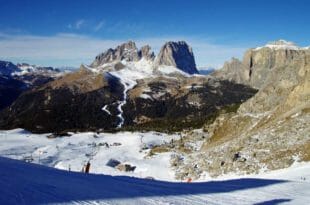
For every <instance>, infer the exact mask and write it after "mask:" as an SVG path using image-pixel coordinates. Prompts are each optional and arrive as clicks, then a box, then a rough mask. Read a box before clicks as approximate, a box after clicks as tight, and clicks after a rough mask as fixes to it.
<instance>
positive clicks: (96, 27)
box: [94, 20, 105, 31]
mask: <svg viewBox="0 0 310 205" xmlns="http://www.w3.org/2000/svg"><path fill="white" fill-rule="evenodd" d="M104 25H105V21H104V20H102V21H100V22H99V23H98V24H97V25H96V26H95V28H94V30H95V31H99V30H100V29H102V28H103V26H104Z"/></svg>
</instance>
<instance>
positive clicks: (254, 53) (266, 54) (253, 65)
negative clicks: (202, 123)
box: [213, 40, 309, 89]
mask: <svg viewBox="0 0 310 205" xmlns="http://www.w3.org/2000/svg"><path fill="white" fill-rule="evenodd" d="M307 52H309V49H306V48H301V47H298V46H296V45H295V44H293V43H291V42H287V41H284V40H279V41H275V42H271V43H268V44H267V45H265V46H263V47H258V48H254V49H249V50H248V51H246V53H245V54H244V57H243V60H242V62H240V61H239V60H237V59H233V60H232V61H230V62H226V63H225V65H224V67H223V68H222V69H220V70H218V71H217V72H215V73H214V74H213V75H214V76H216V77H218V78H221V79H228V80H231V81H234V82H237V83H242V84H246V85H250V86H252V87H254V88H257V89H260V88H263V86H264V85H265V84H266V81H267V80H268V79H269V76H270V74H271V73H273V72H274V69H275V68H278V67H287V66H289V65H290V64H291V63H292V62H294V61H295V60H298V59H300V58H304V56H305V53H307ZM279 71H280V72H281V70H279Z"/></svg>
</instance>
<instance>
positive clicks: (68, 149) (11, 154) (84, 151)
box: [0, 129, 179, 181]
mask: <svg viewBox="0 0 310 205" xmlns="http://www.w3.org/2000/svg"><path fill="white" fill-rule="evenodd" d="M47 136H49V134H33V133H30V132H27V131H26V130H23V129H14V130H7V131H0V156H3V157H8V158H12V159H18V160H23V161H25V160H27V161H29V160H30V161H32V162H33V163H37V164H41V165H45V166H49V167H54V168H58V169H64V170H69V168H70V169H71V171H76V172H80V171H81V170H82V167H83V165H85V164H86V163H87V162H88V161H89V162H90V163H91V167H90V172H91V173H96V174H109V175H127V176H135V177H142V178H145V177H153V178H155V179H160V180H169V181H174V180H175V179H174V171H173V170H172V169H171V168H170V162H169V160H170V155H171V154H173V153H171V152H165V153H158V154H156V155H153V156H148V154H149V151H150V149H151V148H152V147H153V146H156V145H161V144H164V143H169V142H170V140H172V139H178V138H179V135H176V134H174V135H167V134H163V133H158V132H145V133H142V132H118V133H100V134H97V133H94V132H83V133H72V136H71V137H58V138H50V139H49V138H47ZM110 159H114V160H118V161H119V162H121V163H122V164H130V165H132V166H136V169H135V170H134V171H132V172H124V171H120V170H118V169H116V168H113V167H110V166H108V165H107V163H108V161H109V160H110Z"/></svg>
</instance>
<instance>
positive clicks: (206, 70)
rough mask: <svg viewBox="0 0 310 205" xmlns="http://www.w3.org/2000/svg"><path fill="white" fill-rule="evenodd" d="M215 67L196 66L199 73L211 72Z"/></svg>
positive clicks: (208, 73) (207, 73)
mask: <svg viewBox="0 0 310 205" xmlns="http://www.w3.org/2000/svg"><path fill="white" fill-rule="evenodd" d="M215 70H216V69H215V68H212V67H200V68H198V72H199V74H200V75H210V74H211V73H213V72H214V71H215Z"/></svg>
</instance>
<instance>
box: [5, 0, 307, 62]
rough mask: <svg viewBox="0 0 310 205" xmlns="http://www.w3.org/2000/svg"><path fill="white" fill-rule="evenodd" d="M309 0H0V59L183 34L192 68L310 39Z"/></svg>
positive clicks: (68, 54) (60, 57)
mask: <svg viewBox="0 0 310 205" xmlns="http://www.w3.org/2000/svg"><path fill="white" fill-rule="evenodd" d="M309 10H310V1H308V0H281V1H280V0H233V1H232V0H127V1H126V0H118V1H114V0H92V1H90V0H53V1H50V0H0V60H10V61H13V62H14V63H17V62H27V63H30V64H37V65H45V66H74V67H78V66H79V65H80V64H81V63H85V64H90V63H91V62H92V61H93V59H94V58H95V56H96V55H97V54H99V53H100V52H103V51H105V50H106V49H108V48H110V47H112V48H114V47H116V46H117V45H119V44H121V43H123V42H126V41H128V40H134V41H135V42H136V43H137V45H138V46H142V45H144V44H149V45H151V47H152V48H153V50H154V51H155V53H158V52H159V50H160V47H161V46H162V45H163V44H164V43H165V42H167V41H178V40H185V41H187V42H188V44H189V45H190V46H191V47H192V48H193V52H194V55H195V59H196V64H197V66H198V67H216V68H218V67H221V66H222V65H223V63H224V62H225V61H227V60H229V59H230V58H231V57H237V58H242V56H243V53H244V51H245V50H246V49H248V48H252V47H257V46H261V45H265V44H266V43H267V42H269V41H274V40H278V39H285V40H289V41H293V42H295V43H296V44H298V45H300V46H309V45H310V41H309V39H310V38H309V37H310V12H309Z"/></svg>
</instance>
